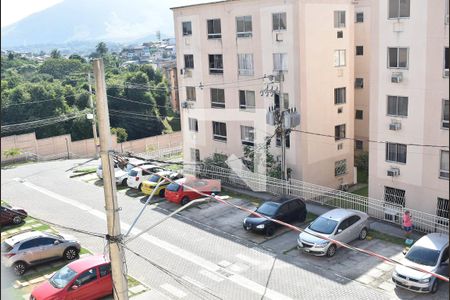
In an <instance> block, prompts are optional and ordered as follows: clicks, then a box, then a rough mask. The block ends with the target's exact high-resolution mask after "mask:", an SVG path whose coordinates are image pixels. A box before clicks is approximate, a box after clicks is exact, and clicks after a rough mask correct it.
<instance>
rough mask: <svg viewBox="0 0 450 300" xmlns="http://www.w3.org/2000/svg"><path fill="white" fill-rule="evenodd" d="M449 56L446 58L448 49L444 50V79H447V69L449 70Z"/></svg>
mask: <svg viewBox="0 0 450 300" xmlns="http://www.w3.org/2000/svg"><path fill="white" fill-rule="evenodd" d="M448 60H449V56H448V47H445V49H444V77H448V68H449V61H448Z"/></svg>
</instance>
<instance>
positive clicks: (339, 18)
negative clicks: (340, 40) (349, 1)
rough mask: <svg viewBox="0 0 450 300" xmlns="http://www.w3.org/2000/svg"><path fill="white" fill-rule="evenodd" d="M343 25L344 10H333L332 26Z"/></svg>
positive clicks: (340, 26) (339, 26)
mask: <svg viewBox="0 0 450 300" xmlns="http://www.w3.org/2000/svg"><path fill="white" fill-rule="evenodd" d="M344 27H345V10H337V11H335V12H334V28H344Z"/></svg>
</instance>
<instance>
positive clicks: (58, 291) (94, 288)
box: [30, 255, 113, 300]
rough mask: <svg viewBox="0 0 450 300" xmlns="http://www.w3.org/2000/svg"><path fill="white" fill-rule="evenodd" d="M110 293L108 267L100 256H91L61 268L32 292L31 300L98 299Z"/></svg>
mask: <svg viewBox="0 0 450 300" xmlns="http://www.w3.org/2000/svg"><path fill="white" fill-rule="evenodd" d="M112 290H113V287H112V277H111V263H110V262H109V261H108V260H106V259H105V258H104V257H103V255H94V256H89V257H85V258H82V259H79V260H76V261H74V262H71V263H70V264H68V265H66V266H64V267H63V268H61V269H60V270H59V271H58V272H56V273H55V274H54V275H53V276H52V277H50V279H49V280H48V281H46V282H44V283H42V284H41V285H39V286H37V287H35V288H34V289H33V291H32V292H31V295H30V300H63V299H64V300H69V299H78V300H82V299H86V300H87V299H99V298H102V297H105V296H107V295H110V294H112Z"/></svg>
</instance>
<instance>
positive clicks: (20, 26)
mask: <svg viewBox="0 0 450 300" xmlns="http://www.w3.org/2000/svg"><path fill="white" fill-rule="evenodd" d="M179 2H180V1H177V0H165V1H153V0H133V1H124V0H64V1H63V2H61V3H58V4H56V5H54V6H52V7H49V8H47V9H45V10H43V11H40V12H38V13H35V14H33V15H31V16H28V17H26V18H25V19H22V20H20V21H19V22H16V23H14V24H12V25H9V26H6V27H4V28H2V29H1V35H2V36H1V44H2V49H8V48H17V47H21V48H29V47H32V46H35V45H45V44H53V45H57V44H76V43H77V42H82V43H86V42H89V43H92V42H97V41H105V42H108V41H110V42H117V43H127V42H131V41H136V40H146V41H148V40H149V38H150V39H152V38H154V34H155V32H156V31H157V30H160V32H161V35H162V37H165V36H173V16H172V11H171V10H170V7H172V6H173V5H174V4H177V5H178V4H179ZM200 2H201V1H200ZM152 35H153V36H152Z"/></svg>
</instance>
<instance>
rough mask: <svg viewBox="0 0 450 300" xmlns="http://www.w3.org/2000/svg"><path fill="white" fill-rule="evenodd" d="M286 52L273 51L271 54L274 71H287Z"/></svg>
mask: <svg viewBox="0 0 450 300" xmlns="http://www.w3.org/2000/svg"><path fill="white" fill-rule="evenodd" d="M287 69H288V64H287V53H274V54H273V70H274V71H287Z"/></svg>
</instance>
